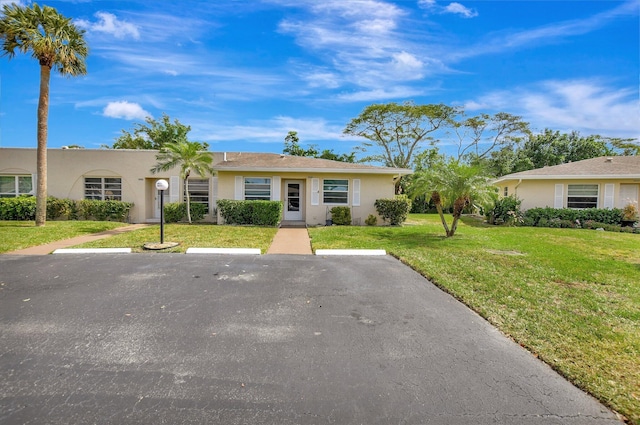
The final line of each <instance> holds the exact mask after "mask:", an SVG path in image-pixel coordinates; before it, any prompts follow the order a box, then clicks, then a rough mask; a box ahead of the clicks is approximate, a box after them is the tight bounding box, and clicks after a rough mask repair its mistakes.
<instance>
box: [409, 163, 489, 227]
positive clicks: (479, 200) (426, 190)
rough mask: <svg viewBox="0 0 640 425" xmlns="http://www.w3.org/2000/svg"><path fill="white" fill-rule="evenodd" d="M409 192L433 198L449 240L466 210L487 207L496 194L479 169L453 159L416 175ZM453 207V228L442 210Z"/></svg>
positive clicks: (412, 194)
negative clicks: (474, 207)
mask: <svg viewBox="0 0 640 425" xmlns="http://www.w3.org/2000/svg"><path fill="white" fill-rule="evenodd" d="M409 192H410V194H411V196H412V197H416V196H420V195H428V194H430V195H431V200H432V201H433V203H434V204H435V206H436V210H438V214H439V215H440V220H441V221H442V226H443V227H444V231H445V233H446V235H447V237H450V236H453V235H454V234H455V233H456V230H457V228H458V220H460V216H461V215H462V211H463V210H464V209H465V207H467V206H469V205H472V203H474V204H476V205H478V204H480V205H482V204H485V203H486V202H487V201H489V200H490V199H491V194H492V193H495V187H493V186H492V185H491V184H490V182H489V179H488V178H487V177H485V176H484V175H483V174H482V172H481V170H480V169H479V168H478V167H474V166H471V165H467V164H462V163H460V162H458V161H455V160H451V161H449V162H447V163H442V164H437V165H435V166H434V167H432V168H430V169H428V170H426V171H421V172H418V173H416V175H415V178H414V180H413V181H412V183H411V187H410V189H409ZM450 206H453V222H452V223H451V227H449V225H448V224H447V220H446V219H445V217H444V212H443V207H450Z"/></svg>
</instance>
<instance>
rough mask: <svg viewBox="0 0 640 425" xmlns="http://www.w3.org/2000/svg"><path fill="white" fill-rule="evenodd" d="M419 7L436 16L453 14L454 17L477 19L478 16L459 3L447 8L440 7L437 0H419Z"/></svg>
mask: <svg viewBox="0 0 640 425" xmlns="http://www.w3.org/2000/svg"><path fill="white" fill-rule="evenodd" d="M418 7H420V8H422V9H425V10H427V11H428V12H430V13H434V14H445V13H452V14H454V15H462V16H463V17H465V18H475V17H476V16H478V12H476V11H475V10H473V9H469V8H468V7H466V6H464V5H463V4H461V3H458V2H452V3H449V4H448V5H447V6H440V5H439V4H438V3H436V1H435V0H418Z"/></svg>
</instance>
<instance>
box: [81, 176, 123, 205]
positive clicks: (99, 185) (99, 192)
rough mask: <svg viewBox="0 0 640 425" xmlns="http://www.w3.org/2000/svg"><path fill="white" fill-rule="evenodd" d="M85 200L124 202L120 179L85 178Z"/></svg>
mask: <svg viewBox="0 0 640 425" xmlns="http://www.w3.org/2000/svg"><path fill="white" fill-rule="evenodd" d="M84 199H94V200H98V201H107V200H110V201H122V179H121V178H120V177H85V178H84Z"/></svg>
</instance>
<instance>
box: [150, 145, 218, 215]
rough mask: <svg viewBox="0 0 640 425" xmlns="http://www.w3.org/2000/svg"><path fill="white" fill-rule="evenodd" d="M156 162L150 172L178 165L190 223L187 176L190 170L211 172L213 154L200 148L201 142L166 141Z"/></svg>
mask: <svg viewBox="0 0 640 425" xmlns="http://www.w3.org/2000/svg"><path fill="white" fill-rule="evenodd" d="M156 160H157V161H158V163H157V164H156V166H155V167H153V168H152V169H151V172H152V173H154V174H155V173H158V172H164V171H169V170H171V169H172V168H175V167H180V177H181V178H182V179H183V180H184V184H185V196H186V200H187V220H189V223H191V200H190V198H189V176H190V175H191V172H192V171H193V172H195V173H196V174H198V175H200V176H201V177H204V176H206V175H208V174H213V168H212V167H211V163H212V162H213V156H212V154H211V152H206V151H203V150H202V143H199V142H189V141H186V140H180V141H177V142H173V143H166V144H165V145H164V146H163V147H162V149H160V152H158V155H156Z"/></svg>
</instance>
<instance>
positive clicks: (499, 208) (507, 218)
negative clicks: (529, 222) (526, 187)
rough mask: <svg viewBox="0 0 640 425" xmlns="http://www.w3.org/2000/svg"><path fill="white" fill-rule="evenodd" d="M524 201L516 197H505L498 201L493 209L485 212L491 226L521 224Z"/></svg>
mask: <svg viewBox="0 0 640 425" xmlns="http://www.w3.org/2000/svg"><path fill="white" fill-rule="evenodd" d="M521 204H522V200H520V199H518V198H516V197H515V196H513V195H511V196H505V197H502V198H499V199H496V200H495V201H494V203H493V208H492V209H490V210H487V211H486V212H485V217H486V218H487V223H489V224H507V225H512V224H516V225H517V224H520V223H522V222H523V214H522V211H520V205H521Z"/></svg>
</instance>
